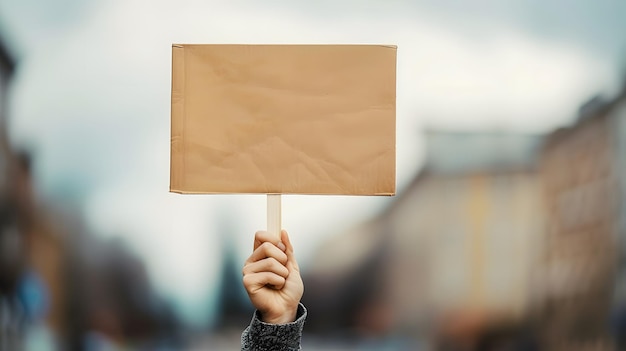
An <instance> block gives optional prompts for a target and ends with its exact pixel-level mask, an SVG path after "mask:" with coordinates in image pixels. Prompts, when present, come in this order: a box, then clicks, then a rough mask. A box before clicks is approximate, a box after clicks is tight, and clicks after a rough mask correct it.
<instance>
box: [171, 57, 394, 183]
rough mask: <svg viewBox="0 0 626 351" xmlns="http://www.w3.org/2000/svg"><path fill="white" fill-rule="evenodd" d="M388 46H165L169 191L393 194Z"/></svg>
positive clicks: (391, 84)
mask: <svg viewBox="0 0 626 351" xmlns="http://www.w3.org/2000/svg"><path fill="white" fill-rule="evenodd" d="M395 112H396V47H395V46H382V45H173V46H172V121H171V123H172V135H171V169H170V191H173V192H180V193H277V194H345V195H393V194H394V193H395V178H396V175H395V161H396V156H395V147H396V145H395V144H396V139H395V135H396V130H395V128H396V123H395V119H396V118H395Z"/></svg>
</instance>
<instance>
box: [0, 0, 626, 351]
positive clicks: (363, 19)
mask: <svg viewBox="0 0 626 351" xmlns="http://www.w3.org/2000/svg"><path fill="white" fill-rule="evenodd" d="M173 43H206V44H209V43H218V44H226V43H250V44H259V43H267V44H339V43H341V44H389V45H397V47H398V49H397V97H396V104H397V106H396V129H397V135H396V150H397V160H396V165H397V168H396V174H397V194H396V195H395V196H392V197H388V196H321V195H312V196H305V195H284V196H283V204H282V206H283V212H282V219H283V227H284V228H285V229H287V230H288V231H289V233H290V237H291V238H292V241H293V244H294V247H295V252H296V256H297V259H298V261H299V264H300V267H301V272H302V278H303V281H304V285H305V292H304V297H303V299H302V302H303V304H304V305H305V306H306V307H307V309H308V311H309V314H308V316H307V320H306V323H305V327H304V335H303V344H302V347H303V349H304V350H309V351H312V350H366V351H367V350H390V351H391V350H441V351H465V350H527V351H530V350H549V351H560V350H574V351H576V350H602V351H604V350H626V2H619V1H613V0H597V1H593V0H583V1H577V2H571V1H565V0H559V1H552V2H544V1H539V0H512V1H506V2H497V1H487V2H459V1H452V0H444V1H434V0H419V1H409V0H398V1H383V0H367V1H356V0H341V1H327V0H322V1H313V2H310V1H309V2H305V1H286V0H277V1H270V2H255V1H250V0H244V1H232V2H219V1H197V0H182V1H168V0H157V1H144V0H126V1H121V0H113V1H82V0H57V1H44V0H0V351H4V350H11V351H12V350H27V351H31V350H32V351H39V350H44V351H45V350H70V351H73V350H77V351H80V350H86V351H99V350H164V351H165V350H236V349H238V348H239V347H240V345H241V343H240V337H241V332H242V331H243V329H244V328H245V327H246V326H247V325H248V324H249V323H250V320H251V318H252V315H253V312H254V309H253V307H252V305H251V303H250V301H249V300H248V296H247V294H246V291H245V290H244V288H243V285H242V267H243V264H244V261H245V260H246V258H247V257H248V256H249V255H250V253H251V249H252V247H253V238H254V233H255V232H256V231H257V230H261V229H264V228H265V226H266V223H265V218H266V217H265V216H266V208H265V197H264V196H262V195H239V194H238V195H191V196H189V195H180V194H174V193H170V192H169V188H168V186H169V184H170V183H169V181H170V178H169V177H170V149H169V148H170V112H171V109H170V108H171V106H170V103H171V87H172V82H171V74H172V67H171V63H172V44H173Z"/></svg>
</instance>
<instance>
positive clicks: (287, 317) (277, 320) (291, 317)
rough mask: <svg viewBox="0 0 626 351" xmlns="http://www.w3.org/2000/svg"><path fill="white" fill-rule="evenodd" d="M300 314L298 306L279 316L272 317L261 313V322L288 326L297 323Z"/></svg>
mask: <svg viewBox="0 0 626 351" xmlns="http://www.w3.org/2000/svg"><path fill="white" fill-rule="evenodd" d="M297 314H298V306H296V307H294V308H293V309H288V310H286V311H285V312H283V313H281V314H278V315H270V314H269V313H263V312H261V320H262V321H263V322H264V323H268V324H287V323H293V322H295V321H296V316H297Z"/></svg>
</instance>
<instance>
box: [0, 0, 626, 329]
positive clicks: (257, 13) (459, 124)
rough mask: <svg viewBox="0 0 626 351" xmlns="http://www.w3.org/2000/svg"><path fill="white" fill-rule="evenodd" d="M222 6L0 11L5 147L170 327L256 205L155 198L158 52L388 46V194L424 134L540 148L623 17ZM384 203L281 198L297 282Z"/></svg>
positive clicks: (618, 48)
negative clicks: (9, 55)
mask: <svg viewBox="0 0 626 351" xmlns="http://www.w3.org/2000/svg"><path fill="white" fill-rule="evenodd" d="M224 3H225V4H220V3H219V2H212V1H140V0H123V1H122V0H119V1H115V0H111V1H81V0H58V1H46V0H0V19H1V21H0V29H2V30H3V32H2V34H3V35H4V37H5V39H6V40H7V41H8V42H9V44H10V47H11V48H12V50H13V51H14V53H15V55H16V56H17V57H18V58H19V68H18V72H17V74H16V76H15V79H14V81H13V86H12V94H11V105H10V116H9V119H10V132H11V136H12V138H13V140H14V142H15V143H16V144H17V145H25V146H28V147H29V148H31V149H32V150H33V151H34V152H35V157H36V171H37V181H38V186H39V187H40V189H41V190H42V191H43V193H44V194H45V196H46V197H47V198H51V199H58V198H65V199H67V198H71V199H73V201H78V202H79V203H80V204H81V205H82V206H81V207H82V208H84V210H85V213H84V215H85V216H86V218H87V220H88V222H89V223H90V224H91V225H92V226H93V228H94V231H95V232H97V233H98V234H99V235H102V236H121V237H122V238H124V240H125V241H126V242H127V243H128V244H129V245H130V247H132V248H133V249H134V250H135V251H136V252H137V253H138V254H140V255H141V256H142V257H143V258H144V259H145V260H146V262H147V264H148V267H149V271H150V273H151V276H152V278H154V280H155V283H156V284H157V286H158V287H159V288H160V289H161V291H162V292H163V293H164V294H166V295H168V296H170V297H173V298H175V299H176V300H177V301H184V303H183V304H181V306H182V307H183V310H184V311H191V310H199V309H198V308H196V307H197V306H198V303H203V302H204V301H206V297H207V296H210V294H211V293H212V292H211V291H212V290H211V287H212V286H213V285H214V278H215V274H216V272H217V268H218V267H219V259H220V248H221V245H222V244H221V241H220V240H221V239H220V238H223V236H221V235H219V234H218V232H219V231H221V230H223V228H230V230H231V231H232V238H233V240H234V241H235V242H236V245H237V248H238V250H239V253H240V255H241V257H242V258H244V257H245V255H247V254H248V250H249V249H250V246H251V239H252V236H253V233H254V231H255V230H257V229H261V228H263V227H264V226H265V198H264V197H263V196H243V195H232V196H181V195H175V194H169V193H168V185H169V118H170V116H169V112H170V75H171V73H170V67H171V66H170V63H171V62H170V61H171V44H172V43H378V44H395V45H398V69H397V72H398V77H397V90H398V91H397V94H398V98H397V127H398V136H397V154H398V157H397V160H398V161H397V162H398V164H397V172H398V186H399V189H402V186H403V185H404V184H406V183H407V182H408V181H409V180H410V179H411V178H412V177H413V176H414V175H415V174H416V172H417V171H418V169H419V166H420V163H421V162H422V153H423V152H422V150H423V145H422V143H421V142H422V139H421V137H420V134H419V132H420V130H421V129H422V128H424V127H438V128H451V129H456V130H458V129H463V130H466V129H471V130H481V129H494V128H495V129H508V130H519V131H521V132H546V131H549V130H551V129H552V128H554V127H557V126H561V125H564V124H567V123H570V122H571V121H572V120H573V119H574V118H575V113H576V110H577V109H578V107H579V105H580V104H581V103H582V102H584V101H585V100H587V99H588V98H590V97H591V96H593V95H594V94H596V93H606V94H611V93H614V92H615V91H616V89H617V86H618V85H619V83H620V79H619V78H620V77H621V76H624V75H623V73H622V72H623V69H622V67H624V61H623V57H624V56H625V55H624V54H625V53H626V45H625V44H626V21H624V18H625V17H626V2H624V1H619V0H614V1H609V0H599V1H594V0H588V1H569V0H568V1H565V0H563V1H549V2H546V1H540V0H527V1H522V0H512V1H497V0H485V1H472V2H471V3H472V5H469V3H470V2H467V1H452V0H446V1H436V0H419V1H356V0H352V1H336V0H335V1H330V0H323V1H286V0H285V1H228V2H226V1H225V2H224ZM392 200H393V199H391V198H374V197H321V196H287V197H286V198H285V199H284V200H283V219H284V227H285V228H287V229H288V230H290V231H291V233H292V236H293V241H294V242H295V244H296V250H297V251H298V253H299V254H300V258H301V261H302V263H303V267H304V268H306V264H307V262H310V261H311V260H313V259H315V257H314V256H313V252H314V250H313V249H314V248H315V246H316V245H317V243H319V241H320V240H322V239H324V238H328V237H329V236H331V235H333V234H336V233H339V232H341V230H342V228H346V227H348V226H351V225H353V224H354V223H355V222H356V221H358V220H361V219H363V218H366V217H367V216H371V215H373V214H375V213H376V212H377V211H378V210H379V209H380V208H382V207H383V206H385V205H386V204H388V203H389V202H390V201H392ZM212 284H213V285H212ZM208 307H210V306H208ZM208 309H209V308H207V310H208ZM188 315H191V314H188ZM195 317H197V318H201V317H203V316H201V315H195Z"/></svg>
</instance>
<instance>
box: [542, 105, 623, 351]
mask: <svg viewBox="0 0 626 351" xmlns="http://www.w3.org/2000/svg"><path fill="white" fill-rule="evenodd" d="M541 174H542V178H543V183H544V198H545V202H546V210H547V218H548V221H547V226H546V239H545V246H546V256H545V260H546V262H545V266H546V271H547V276H546V281H545V284H544V290H545V298H546V300H545V306H544V307H545V308H544V316H543V318H542V320H543V321H544V331H545V334H546V340H547V342H548V343H549V345H550V349H553V350H572V349H575V347H580V346H579V345H591V344H594V343H595V344H598V343H603V344H608V343H609V341H608V340H609V338H610V336H609V332H610V330H611V328H609V321H610V318H609V317H610V314H611V310H612V309H615V310H617V311H618V313H619V310H620V309H621V310H623V309H624V305H625V304H626V261H625V258H626V256H625V255H624V254H625V253H626V252H625V250H626V240H625V239H626V208H625V207H624V204H625V200H626V182H625V181H624V179H626V178H625V177H626V94H624V93H622V94H621V95H619V96H618V97H616V98H614V99H611V100H603V99H601V98H594V99H592V100H591V101H589V102H588V103H587V104H585V105H583V106H582V107H581V109H580V113H579V117H578V119H577V120H576V122H575V123H574V124H573V125H572V126H570V127H568V128H562V129H559V130H557V131H555V132H554V133H552V134H551V135H549V136H548V137H547V140H546V144H545V147H544V150H543V152H542V159H541ZM622 315H623V313H622ZM621 318H622V319H623V318H624V317H621ZM621 324H622V325H621V326H619V325H618V326H617V328H618V329H621V331H618V333H622V334H623V333H625V332H626V325H624V323H623V322H621ZM624 346H626V345H622V347H624Z"/></svg>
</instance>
